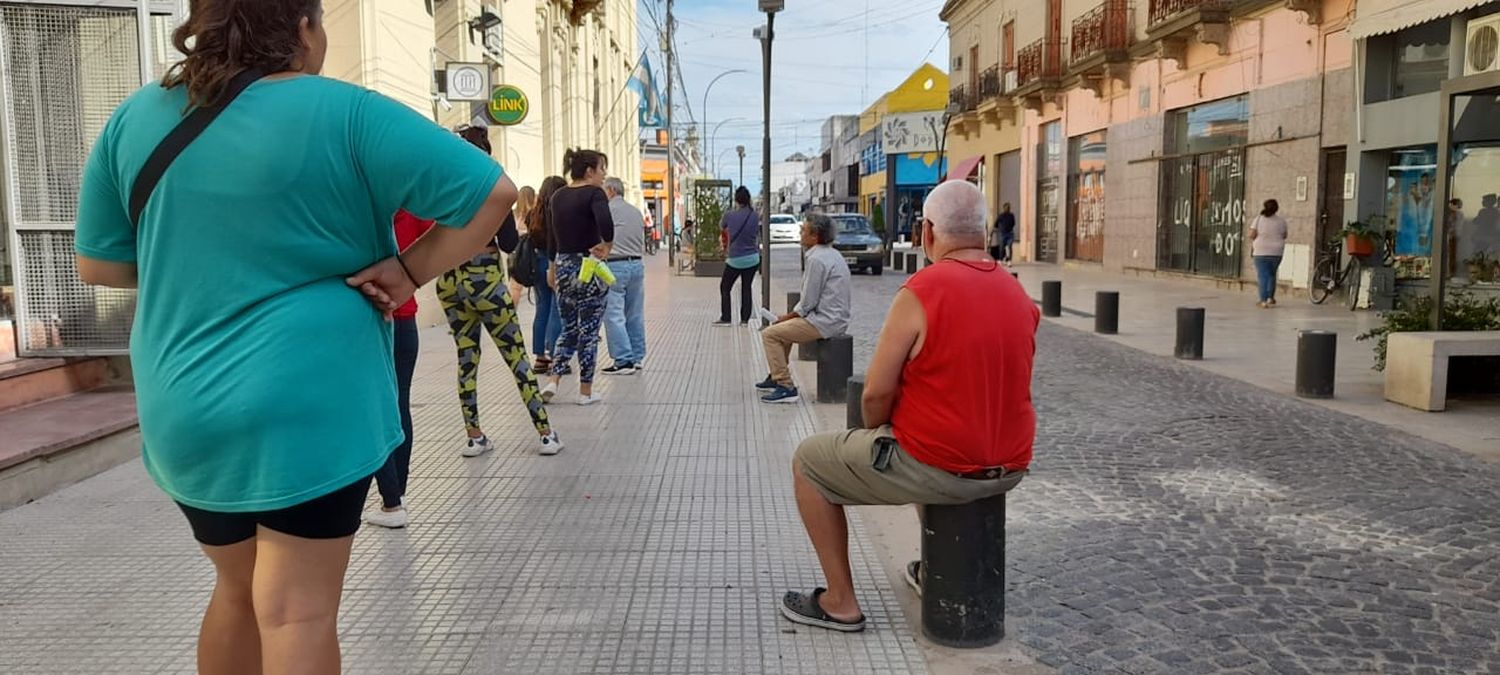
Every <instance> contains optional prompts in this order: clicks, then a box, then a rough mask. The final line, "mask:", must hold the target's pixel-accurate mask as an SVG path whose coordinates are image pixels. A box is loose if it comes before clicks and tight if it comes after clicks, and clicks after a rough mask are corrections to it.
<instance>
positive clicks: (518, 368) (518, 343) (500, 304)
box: [437, 253, 552, 436]
mask: <svg viewBox="0 0 1500 675" xmlns="http://www.w3.org/2000/svg"><path fill="white" fill-rule="evenodd" d="M437 293H438V300H439V301H441V302H442V304H443V312H444V313H445V314H447V316H448V327H449V329H450V330H451V331H452V333H453V342H454V343H455V344H456V345H457V346H458V400H459V403H460V405H461V406H462V408H463V413H464V425H465V426H467V427H468V428H469V429H479V358H480V351H481V350H480V348H481V346H482V343H483V341H484V333H485V331H486V330H488V331H489V334H490V337H491V338H492V339H493V340H494V341H495V346H496V347H499V348H500V356H501V357H502V358H504V359H505V363H506V365H507V366H509V367H510V372H511V374H512V375H513V376H515V379H516V389H518V390H520V392H521V402H522V403H525V404H526V411H527V412H528V413H530V414H531V423H532V425H533V426H535V427H536V431H537V433H538V434H541V435H543V436H545V435H547V434H548V433H550V432H551V431H552V426H551V424H550V423H548V421H547V408H546V405H545V404H543V403H542V396H541V390H540V388H538V387H537V383H536V375H535V374H533V373H532V372H531V363H530V362H529V361H528V360H527V358H526V338H525V337H524V336H523V332H522V330H521V321H520V318H519V317H518V316H517V315H516V306H515V305H514V304H513V303H512V302H511V299H510V294H509V293H508V292H506V290H505V276H504V275H503V274H501V272H500V261H499V260H498V259H497V258H496V256H495V255H494V254H491V253H486V254H481V255H480V256H478V257H476V258H474V259H473V260H470V261H469V262H466V263H464V264H462V265H460V266H458V267H457V268H455V269H454V270H453V271H451V272H448V273H446V274H444V275H443V276H442V277H440V278H439V279H438V283H437Z"/></svg>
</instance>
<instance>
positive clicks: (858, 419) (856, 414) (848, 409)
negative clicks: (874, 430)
mask: <svg viewBox="0 0 1500 675" xmlns="http://www.w3.org/2000/svg"><path fill="white" fill-rule="evenodd" d="M848 398H849V400H848V401H845V402H844V423H845V424H846V425H848V427H849V428H850V429H863V428H865V407H864V398H865V376H864V375H850V376H849V396H848Z"/></svg>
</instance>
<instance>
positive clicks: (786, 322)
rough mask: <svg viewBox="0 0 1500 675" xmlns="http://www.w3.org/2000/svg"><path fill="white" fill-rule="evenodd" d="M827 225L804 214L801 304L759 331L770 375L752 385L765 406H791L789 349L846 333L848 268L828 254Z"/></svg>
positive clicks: (841, 259) (830, 224)
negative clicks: (762, 392) (760, 392)
mask: <svg viewBox="0 0 1500 675" xmlns="http://www.w3.org/2000/svg"><path fill="white" fill-rule="evenodd" d="M837 234H838V232H837V231H836V230H835V229H834V224H833V220H832V219H830V218H829V217H828V216H825V215H823V214H821V213H813V214H808V216H807V220H805V221H803V223H802V246H803V247H804V248H806V249H807V253H806V254H805V256H804V257H805V258H806V259H807V271H806V272H804V273H803V277H802V301H801V302H799V303H797V306H796V307H795V308H793V309H792V311H791V312H788V313H787V314H785V315H783V316H782V317H781V318H780V319H778V320H777V321H776V323H775V324H774V325H772V326H770V327H769V328H766V329H765V330H763V331H761V334H760V335H761V341H762V342H763V343H765V348H766V364H767V365H768V366H770V368H771V374H770V375H769V376H768V377H766V380H765V381H764V382H761V383H760V384H757V385H755V386H756V388H758V389H762V390H766V391H767V393H766V395H765V396H762V397H761V399H760V400H762V401H765V402H766V403H796V402H797V401H798V400H799V398H798V394H797V385H796V384H795V383H794V382H793V381H792V371H791V369H790V368H788V367H787V359H788V358H789V357H790V356H791V352H792V345H794V344H797V343H800V342H811V341H813V340H817V339H821V338H830V337H833V336H835V335H843V334H844V333H845V332H847V331H848V330H849V305H850V298H849V264H848V263H846V262H844V256H842V255H839V252H838V251H835V250H833V246H832V245H831V244H832V243H833V239H834V237H836V236H837Z"/></svg>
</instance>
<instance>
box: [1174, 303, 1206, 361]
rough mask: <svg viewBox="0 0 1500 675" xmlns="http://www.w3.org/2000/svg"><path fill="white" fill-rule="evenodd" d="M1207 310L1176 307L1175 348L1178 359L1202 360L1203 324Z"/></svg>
mask: <svg viewBox="0 0 1500 675" xmlns="http://www.w3.org/2000/svg"><path fill="white" fill-rule="evenodd" d="M1206 315H1207V311H1206V310H1204V309H1203V308H1202V307H1178V308H1177V348H1176V350H1175V351H1174V352H1173V353H1174V354H1176V355H1177V358H1179V359H1187V360H1190V361H1202V360H1203V324H1204V321H1205V320H1206V318H1207V316H1206Z"/></svg>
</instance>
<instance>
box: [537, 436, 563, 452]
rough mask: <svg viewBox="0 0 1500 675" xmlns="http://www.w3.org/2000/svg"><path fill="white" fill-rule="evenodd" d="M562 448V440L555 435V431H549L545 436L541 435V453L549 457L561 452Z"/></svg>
mask: <svg viewBox="0 0 1500 675" xmlns="http://www.w3.org/2000/svg"><path fill="white" fill-rule="evenodd" d="M562 449H563V442H562V439H560V438H558V437H557V432H556V431H553V432H552V433H549V434H547V435H546V436H543V437H542V452H541V454H542V455H544V456H547V457H551V456H552V455H555V454H557V453H559V452H562Z"/></svg>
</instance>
